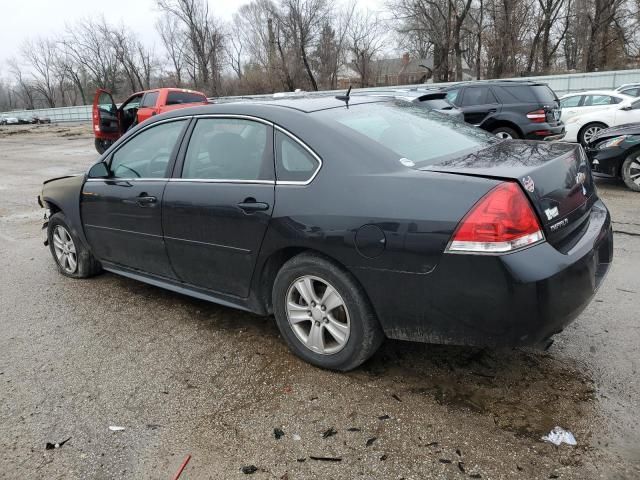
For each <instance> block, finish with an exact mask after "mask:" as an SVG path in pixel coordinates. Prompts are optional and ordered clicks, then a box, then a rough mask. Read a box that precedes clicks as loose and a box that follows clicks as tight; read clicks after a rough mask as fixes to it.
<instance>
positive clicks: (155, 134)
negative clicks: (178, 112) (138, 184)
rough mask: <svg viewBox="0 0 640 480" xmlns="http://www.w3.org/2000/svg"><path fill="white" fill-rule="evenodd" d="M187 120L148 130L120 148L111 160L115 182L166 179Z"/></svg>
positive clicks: (110, 166) (111, 171) (164, 124)
mask: <svg viewBox="0 0 640 480" xmlns="http://www.w3.org/2000/svg"><path fill="white" fill-rule="evenodd" d="M185 123H186V120H178V121H175V122H168V123H162V124H159V125H156V126H153V127H150V128H147V129H145V130H143V131H142V132H140V133H139V134H138V135H136V136H135V137H133V138H132V139H131V140H129V141H128V142H127V143H125V144H124V145H123V146H122V147H120V148H119V149H118V150H116V152H115V153H114V154H113V156H112V157H111V162H110V165H109V170H110V173H111V176H112V177H115V178H165V177H166V176H167V166H168V165H169V160H170V159H171V154H172V153H173V150H174V148H175V147H176V144H177V142H178V139H179V138H180V134H181V132H182V129H183V128H184V126H185Z"/></svg>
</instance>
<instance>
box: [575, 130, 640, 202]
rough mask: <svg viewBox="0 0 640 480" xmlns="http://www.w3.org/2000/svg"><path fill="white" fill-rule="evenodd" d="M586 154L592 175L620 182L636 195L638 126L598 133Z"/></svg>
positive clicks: (639, 154) (639, 159)
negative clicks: (617, 179) (615, 179)
mask: <svg viewBox="0 0 640 480" xmlns="http://www.w3.org/2000/svg"><path fill="white" fill-rule="evenodd" d="M586 150H587V155H588V157H589V160H590V162H591V169H592V170H593V171H594V172H597V173H599V174H604V175H607V176H611V177H616V178H621V179H622V180H623V181H624V183H625V184H626V185H627V187H629V189H631V190H633V191H634V192H640V123H631V124H628V125H623V126H621V127H612V128H607V129H605V130H600V131H599V132H598V133H596V134H595V135H594V136H593V138H592V139H591V141H590V142H589V143H588V144H587V147H586Z"/></svg>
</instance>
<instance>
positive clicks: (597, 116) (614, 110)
mask: <svg viewBox="0 0 640 480" xmlns="http://www.w3.org/2000/svg"><path fill="white" fill-rule="evenodd" d="M636 122H640V99H633V98H632V99H630V100H625V101H623V102H622V103H619V104H617V105H613V106H611V107H609V108H606V109H604V110H599V111H596V112H588V113H583V114H580V115H575V116H573V117H571V118H570V119H569V120H567V122H566V127H567V131H566V134H565V136H564V138H563V140H564V141H567V142H579V143H581V144H583V145H586V144H588V143H589V142H591V141H592V140H593V139H594V137H595V135H596V134H597V133H598V132H599V131H600V130H604V129H605V128H609V127H615V126H618V125H625V124H627V123H636Z"/></svg>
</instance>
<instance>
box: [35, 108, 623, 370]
mask: <svg viewBox="0 0 640 480" xmlns="http://www.w3.org/2000/svg"><path fill="white" fill-rule="evenodd" d="M329 139H330V141H329ZM132 152H133V153H132ZM123 162H124V163H123ZM125 163H126V165H125ZM39 201H40V202H41V204H42V205H43V206H44V207H46V208H47V209H48V215H51V216H50V217H49V218H48V221H47V222H46V223H45V226H44V230H43V231H44V233H45V237H46V239H45V241H46V242H47V243H49V245H50V248H51V251H52V254H53V255H54V258H55V259H56V262H57V264H58V267H59V268H60V271H61V272H62V273H64V274H66V275H69V276H72V277H84V276H89V275H92V274H94V273H97V272H98V271H100V268H103V269H105V270H108V271H111V272H114V273H118V274H121V275H124V276H128V277H130V278H134V279H138V280H141V281H143V282H148V283H151V284H153V285H158V286H161V287H164V288H167V289H170V290H174V291H177V292H182V293H185V294H188V295H192V296H195V297H198V298H202V299H206V300H210V301H213V302H217V303H221V304H223V305H228V306H233V307H236V308H240V309H245V310H249V311H252V312H255V313H258V314H262V315H268V314H271V313H274V314H275V317H276V321H277V323H278V326H279V328H280V330H281V332H282V334H283V337H284V338H285V340H286V341H287V343H288V344H289V346H290V348H291V349H292V350H293V351H294V352H295V353H296V354H298V355H299V356H300V357H302V358H304V359H305V360H307V361H309V362H311V363H314V364H316V365H319V366H322V367H325V368H333V369H339V370H348V369H350V368H354V367H355V366H357V365H359V364H360V363H362V362H363V361H364V360H366V358H368V357H369V356H370V355H372V354H373V352H374V351H375V350H376V348H377V347H378V346H379V344H380V343H381V341H382V339H383V338H384V336H387V337H390V338H398V339H406V340H416V341H424V342H433V343H450V344H465V345H485V346H487V345H488V346H502V345H510V346H518V345H538V346H544V345H546V344H547V343H548V342H549V339H550V337H551V336H552V335H553V334H555V333H557V332H559V331H561V330H562V329H563V328H564V326H565V325H567V324H568V323H569V322H571V321H572V320H573V319H575V317H576V316H577V315H578V314H579V313H580V312H581V311H582V310H583V308H585V307H586V305H587V304H588V303H589V301H590V299H591V298H592V296H593V295H594V292H595V290H596V289H597V287H598V286H599V285H600V283H601V281H602V279H603V278H604V275H605V273H606V272H607V270H608V267H609V264H610V262H611V256H612V233H611V226H610V217H609V213H608V211H607V209H606V207H605V206H604V204H603V203H602V201H601V200H600V199H599V198H598V196H597V192H596V190H595V188H594V184H593V180H592V177H591V171H590V169H589V166H588V163H587V159H586V156H585V155H584V152H583V150H582V148H581V147H580V146H577V145H568V144H561V143H550V142H522V141H504V140H501V139H498V138H496V137H494V136H492V135H489V134H487V133H486V132H483V131H481V130H479V129H477V128H474V127H470V126H466V125H464V124H461V123H460V122H458V121H456V120H454V119H452V118H450V117H449V116H447V115H443V114H439V113H437V112H433V111H429V110H426V109H424V108H421V107H420V106H419V105H415V104H412V103H408V102H405V101H399V100H390V99H388V98H386V99H381V98H375V97H373V98H367V97H357V98H356V97H354V98H351V101H350V102H349V104H348V105H345V102H344V101H341V100H338V99H334V98H315V99H299V100H283V101H279V102H271V103H267V102H262V103H230V104H219V105H210V106H207V107H198V108H192V109H188V110H187V109H185V110H182V111H179V112H171V113H169V114H165V115H162V116H158V117H156V118H154V119H152V120H150V121H148V122H146V123H145V124H144V125H140V126H138V127H136V128H135V129H133V130H132V131H131V132H130V133H128V134H127V135H125V137H124V138H122V139H121V140H119V141H118V142H117V143H116V144H115V145H114V146H113V147H112V148H111V149H110V150H109V151H107V152H106V153H105V155H103V157H102V158H101V159H100V161H99V162H98V163H97V164H96V165H94V166H93V167H92V168H91V169H90V170H89V172H88V173H86V174H84V175H79V176H75V177H65V178H61V179H54V180H51V181H48V182H46V183H45V184H44V186H43V192H42V195H41V197H40V199H39Z"/></svg>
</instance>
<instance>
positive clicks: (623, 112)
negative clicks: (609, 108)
mask: <svg viewBox="0 0 640 480" xmlns="http://www.w3.org/2000/svg"><path fill="white" fill-rule="evenodd" d="M638 122H640V100H635V101H634V102H632V103H631V104H628V103H625V104H623V105H620V106H619V108H618V109H617V110H616V111H615V118H614V122H612V123H611V124H608V125H609V126H610V127H613V126H617V125H626V124H627V123H638Z"/></svg>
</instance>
